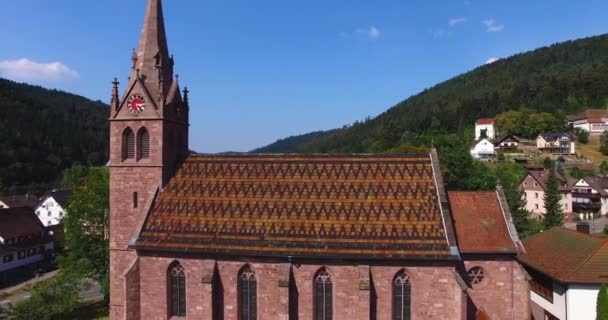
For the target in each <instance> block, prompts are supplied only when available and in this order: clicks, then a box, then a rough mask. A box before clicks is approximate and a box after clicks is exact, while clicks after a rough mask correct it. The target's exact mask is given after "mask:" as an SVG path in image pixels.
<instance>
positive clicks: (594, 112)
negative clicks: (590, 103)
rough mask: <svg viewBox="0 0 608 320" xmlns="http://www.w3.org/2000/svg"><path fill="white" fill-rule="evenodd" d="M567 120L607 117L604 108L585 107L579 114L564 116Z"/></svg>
mask: <svg viewBox="0 0 608 320" xmlns="http://www.w3.org/2000/svg"><path fill="white" fill-rule="evenodd" d="M566 118H567V119H568V120H569V121H577V120H584V119H589V120H590V119H598V118H608V111H607V110H605V109H587V110H585V111H583V112H581V113H579V114H575V115H569V116H567V117H566Z"/></svg>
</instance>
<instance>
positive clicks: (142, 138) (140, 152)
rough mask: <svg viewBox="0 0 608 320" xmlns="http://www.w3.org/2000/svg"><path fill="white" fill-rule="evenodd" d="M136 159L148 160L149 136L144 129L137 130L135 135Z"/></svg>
mask: <svg viewBox="0 0 608 320" xmlns="http://www.w3.org/2000/svg"><path fill="white" fill-rule="evenodd" d="M137 158H138V159H150V134H149V133H148V130H146V128H141V129H139V132H138V133H137Z"/></svg>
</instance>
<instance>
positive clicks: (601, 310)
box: [596, 285, 608, 320]
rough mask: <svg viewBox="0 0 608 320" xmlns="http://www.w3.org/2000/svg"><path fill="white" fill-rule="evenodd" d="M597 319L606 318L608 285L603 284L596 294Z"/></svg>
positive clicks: (607, 313)
mask: <svg viewBox="0 0 608 320" xmlns="http://www.w3.org/2000/svg"><path fill="white" fill-rule="evenodd" d="M596 319H597V320H608V287H606V286H605V285H603V286H602V287H601V289H600V292H599V293H598V295H597V311H596Z"/></svg>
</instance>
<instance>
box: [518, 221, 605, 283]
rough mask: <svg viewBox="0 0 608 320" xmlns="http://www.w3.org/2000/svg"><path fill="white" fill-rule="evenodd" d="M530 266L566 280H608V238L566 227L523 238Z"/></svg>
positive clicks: (522, 259)
mask: <svg viewBox="0 0 608 320" xmlns="http://www.w3.org/2000/svg"><path fill="white" fill-rule="evenodd" d="M523 244H524V247H525V249H526V253H525V254H522V255H520V256H519V260H520V261H521V262H522V263H523V264H524V265H526V266H528V267H531V268H533V269H535V270H537V271H539V272H542V273H544V274H546V275H548V276H550V277H552V278H554V279H556V280H558V281H560V282H563V283H594V284H599V283H608V239H604V238H600V237H596V236H591V235H588V234H583V233H580V232H576V231H573V230H568V229H564V228H553V229H551V230H548V231H545V232H542V233H539V234H536V235H534V236H531V237H529V238H527V239H524V240H523Z"/></svg>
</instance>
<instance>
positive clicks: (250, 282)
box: [238, 265, 257, 320]
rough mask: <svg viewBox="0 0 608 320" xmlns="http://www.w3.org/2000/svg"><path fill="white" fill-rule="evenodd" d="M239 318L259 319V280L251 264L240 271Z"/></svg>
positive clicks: (243, 319)
mask: <svg viewBox="0 0 608 320" xmlns="http://www.w3.org/2000/svg"><path fill="white" fill-rule="evenodd" d="M238 290H239V320H256V319H257V282H256V279H255V273H254V272H253V269H251V267H250V266H248V265H247V266H245V267H244V268H243V269H242V270H241V272H240V273H239V284H238Z"/></svg>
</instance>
